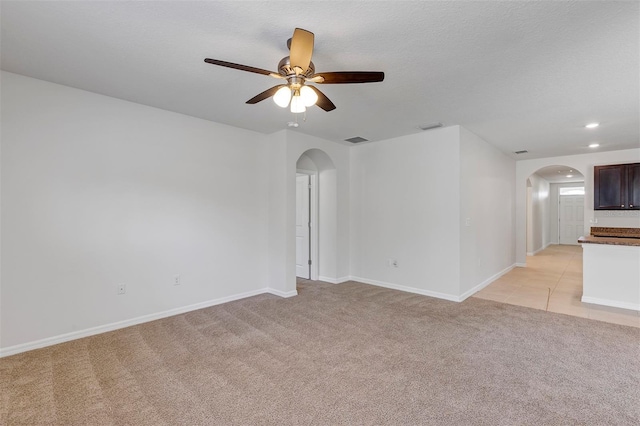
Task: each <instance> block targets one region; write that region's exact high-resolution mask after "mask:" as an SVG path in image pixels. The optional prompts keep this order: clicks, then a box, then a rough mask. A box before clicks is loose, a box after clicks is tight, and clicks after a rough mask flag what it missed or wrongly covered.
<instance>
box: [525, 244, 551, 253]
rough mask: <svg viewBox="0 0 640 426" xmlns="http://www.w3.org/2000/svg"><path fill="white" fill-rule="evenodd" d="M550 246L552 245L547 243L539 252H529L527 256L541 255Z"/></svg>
mask: <svg viewBox="0 0 640 426" xmlns="http://www.w3.org/2000/svg"><path fill="white" fill-rule="evenodd" d="M550 245H551V243H547V244H546V245H545V246H544V247H542V248H539V249H538V250H536V251H534V252H533V253H531V252H527V256H535V255H536V254H538V253H540V252H541V251H542V250H544V249H546V248H547V247H549V246H550Z"/></svg>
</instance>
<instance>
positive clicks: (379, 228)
mask: <svg viewBox="0 0 640 426" xmlns="http://www.w3.org/2000/svg"><path fill="white" fill-rule="evenodd" d="M459 158H460V144H459V129H458V127H457V126H453V127H447V128H442V129H437V130H432V131H429V132H423V133H419V134H414V135H409V136H404V137H399V138H394V139H390V140H385V141H381V142H374V143H369V144H364V145H360V146H355V147H353V148H352V153H351V200H352V204H351V229H352V234H351V238H352V250H351V274H352V276H353V279H355V280H360V281H363V282H368V283H372V284H377V285H383V286H387V287H393V288H399V289H403V290H409V291H414V292H418V293H422V294H428V295H432V296H437V297H443V298H449V299H457V297H458V295H459V291H460V288H459V281H460V256H459V253H460V207H459V206H460V161H459ZM390 259H395V260H397V263H398V267H393V266H392V265H389V260H390Z"/></svg>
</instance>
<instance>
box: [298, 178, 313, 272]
mask: <svg viewBox="0 0 640 426" xmlns="http://www.w3.org/2000/svg"><path fill="white" fill-rule="evenodd" d="M309 189H310V182H309V175H305V174H297V175H296V276H298V277H300V278H306V279H310V278H311V275H310V270H311V269H310V264H309V260H310V256H309V255H310V250H309V249H310V245H309V237H310V235H309V230H310V228H309V224H310V217H309V201H310V200H309Z"/></svg>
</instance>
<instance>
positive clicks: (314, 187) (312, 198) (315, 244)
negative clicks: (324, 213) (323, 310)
mask: <svg viewBox="0 0 640 426" xmlns="http://www.w3.org/2000/svg"><path fill="white" fill-rule="evenodd" d="M298 175H308V176H309V185H310V187H311V191H310V194H309V202H310V206H309V222H310V223H311V229H310V230H309V246H310V247H311V250H310V251H309V259H311V268H310V270H309V279H310V280H313V281H316V280H318V279H319V278H318V253H319V252H320V244H319V238H318V232H319V231H318V229H319V228H318V205H319V197H320V192H319V191H318V180H319V179H318V171H317V170H306V169H296V176H298ZM287 297H289V296H287Z"/></svg>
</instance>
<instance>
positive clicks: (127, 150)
mask: <svg viewBox="0 0 640 426" xmlns="http://www.w3.org/2000/svg"><path fill="white" fill-rule="evenodd" d="M1 78H2V170H1V176H2V177H1V184H2V188H1V190H2V192H1V194H2V211H1V214H2V216H1V220H2V223H1V229H2V241H1V244H2V255H3V257H2V267H1V270H2V272H1V274H2V287H1V292H2V299H1V306H0V308H1V313H0V316H1V318H2V320H1V324H2V325H1V326H2V329H1V333H0V339H1V340H0V346H1V347H2V348H7V347H13V346H14V345H20V344H24V343H27V342H33V341H38V340H39V339H46V338H51V337H52V336H59V335H65V333H73V332H77V331H80V330H86V329H91V328H92V327H100V326H103V325H105V324H113V323H118V322H120V321H126V320H129V319H132V318H137V317H143V316H145V315H153V314H155V313H158V312H165V311H170V310H172V309H176V308H181V307H185V306H192V305H194V304H202V303H207V302H208V301H212V300H223V299H225V298H232V297H236V296H238V295H248V294H252V293H254V292H256V291H260V290H263V289H265V288H266V287H267V286H268V283H267V277H268V274H267V247H268V241H267V236H268V234H267V229H268V228H267V219H268V217H269V216H268V211H267V206H268V204H269V203H268V180H266V179H261V178H260V176H262V175H266V174H267V170H266V167H265V165H264V164H265V163H264V158H266V157H267V156H268V150H267V145H266V143H265V140H266V138H265V137H264V136H263V135H260V134H257V133H254V132H250V131H246V130H242V129H237V128H233V127H229V126H224V125H220V124H216V123H212V122H209V121H205V120H200V119H196V118H192V117H188V116H184V115H180V114H175V113H171V112H167V111H163V110H159V109H155V108H150V107H146V106H142V105H138V104H134V103H130V102H125V101H122V100H118V99H114V98H109V97H106V96H101V95H97V94H94V93H89V92H84V91H81V90H76V89H73V88H69V87H65V86H60V85H56V84H52V83H47V82H44V81H40V80H34V79H31V78H27V77H23V76H19V75H15V74H10V73H5V72H3V73H2V76H1ZM267 142H268V141H267ZM294 164H295V162H294ZM294 167H295V165H294ZM276 196H277V194H276ZM278 201H282V200H276V202H275V203H271V205H272V206H273V205H274V204H277V202H278ZM175 274H180V280H181V283H180V285H174V283H173V277H174V275H175ZM271 281H273V279H272V277H271ZM119 283H124V284H126V294H124V295H118V294H117V284H119Z"/></svg>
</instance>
